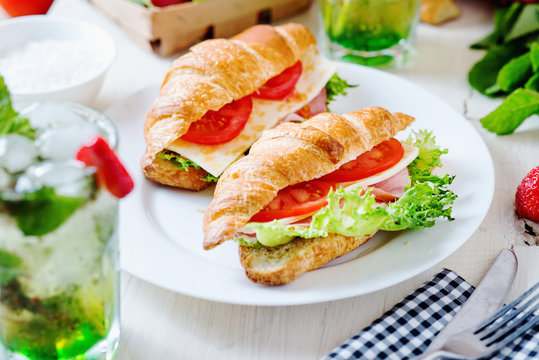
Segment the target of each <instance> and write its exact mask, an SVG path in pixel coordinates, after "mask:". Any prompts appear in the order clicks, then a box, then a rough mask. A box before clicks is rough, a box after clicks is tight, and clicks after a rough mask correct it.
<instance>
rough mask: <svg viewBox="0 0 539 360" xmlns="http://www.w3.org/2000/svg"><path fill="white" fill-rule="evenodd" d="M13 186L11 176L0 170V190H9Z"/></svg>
mask: <svg viewBox="0 0 539 360" xmlns="http://www.w3.org/2000/svg"><path fill="white" fill-rule="evenodd" d="M9 185H11V176H9V174H8V173H7V172H6V171H5V170H4V169H2V168H0V189H7V188H8V187H9Z"/></svg>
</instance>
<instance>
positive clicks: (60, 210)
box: [0, 187, 87, 236]
mask: <svg viewBox="0 0 539 360" xmlns="http://www.w3.org/2000/svg"><path fill="white" fill-rule="evenodd" d="M3 195H4V194H2V193H1V192H0V203H3V204H4V206H5V207H6V208H7V209H8V211H9V213H10V214H11V215H12V216H13V217H15V219H16V220H17V225H18V226H19V229H21V231H22V232H23V234H24V235H26V236H41V235H45V234H47V233H49V232H51V231H53V230H55V229H56V228H58V227H59V226H60V225H62V224H63V223H64V221H66V220H67V219H68V218H69V217H70V216H71V215H72V214H73V213H74V212H75V211H76V210H77V209H78V208H79V207H80V206H81V205H82V204H84V203H85V202H86V200H87V199H86V198H85V197H76V198H73V197H67V196H62V195H58V194H56V192H55V191H54V189H53V188H50V187H42V188H41V189H39V190H37V191H35V192H32V193H25V194H23V195H22V198H20V199H16V200H14V199H8V198H7V197H6V196H3Z"/></svg>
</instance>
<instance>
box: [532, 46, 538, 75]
mask: <svg viewBox="0 0 539 360" xmlns="http://www.w3.org/2000/svg"><path fill="white" fill-rule="evenodd" d="M530 61H531V63H532V69H533V72H534V73H536V72H539V44H538V43H537V42H534V43H533V44H532V45H531V47H530Z"/></svg>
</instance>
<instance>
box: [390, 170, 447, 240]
mask: <svg viewBox="0 0 539 360" xmlns="http://www.w3.org/2000/svg"><path fill="white" fill-rule="evenodd" d="M435 178H438V180H436V181H434V182H430V181H425V182H418V183H416V184H415V185H414V186H413V187H411V188H409V189H408V190H406V191H405V192H404V194H403V195H402V196H401V197H400V198H399V200H397V201H395V202H393V203H389V204H388V205H387V213H388V218H387V220H386V222H385V223H384V224H383V225H382V226H381V227H380V229H381V230H386V231H398V230H404V229H423V228H427V227H432V226H434V224H435V219H438V218H446V219H447V220H449V221H451V220H454V219H453V218H452V217H451V211H452V207H451V205H452V204H453V201H454V200H455V199H456V198H457V196H456V195H455V194H454V193H453V192H452V191H451V190H449V189H447V187H446V185H449V184H451V183H452V181H453V179H454V177H452V176H444V177H442V178H439V177H436V176H432V179H433V180H434V179H435Z"/></svg>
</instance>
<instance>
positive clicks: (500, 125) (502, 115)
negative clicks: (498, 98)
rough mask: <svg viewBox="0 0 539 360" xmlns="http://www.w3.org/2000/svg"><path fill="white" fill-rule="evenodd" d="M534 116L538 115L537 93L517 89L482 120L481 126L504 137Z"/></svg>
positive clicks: (538, 102) (538, 100)
mask: <svg viewBox="0 0 539 360" xmlns="http://www.w3.org/2000/svg"><path fill="white" fill-rule="evenodd" d="M534 114H539V92H537V91H533V90H530V89H517V90H515V91H514V92H513V93H512V94H511V95H509V96H508V97H507V99H505V101H504V102H503V103H502V104H501V105H500V106H498V107H497V108H496V110H494V111H493V112H491V113H490V114H488V115H487V116H485V117H484V118H482V119H481V124H482V125H483V127H484V128H485V129H487V130H489V131H492V132H494V133H496V134H498V135H506V134H510V133H512V132H513V131H515V129H516V128H517V127H519V126H520V124H522V122H523V121H524V120H526V119H527V118H529V117H530V116H532V115H534Z"/></svg>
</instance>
